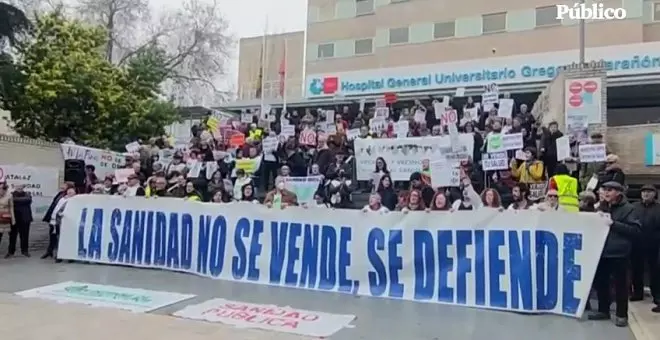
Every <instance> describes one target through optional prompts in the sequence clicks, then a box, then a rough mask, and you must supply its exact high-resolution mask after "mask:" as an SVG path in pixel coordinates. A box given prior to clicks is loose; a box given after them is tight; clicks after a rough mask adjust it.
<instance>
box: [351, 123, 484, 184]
mask: <svg viewBox="0 0 660 340" xmlns="http://www.w3.org/2000/svg"><path fill="white" fill-rule="evenodd" d="M459 142H460V146H458V147H457V148H456V150H459V151H458V152H453V151H452V145H451V137H449V136H434V137H408V138H396V139H365V138H357V139H356V140H355V160H356V162H357V180H358V181H368V180H371V179H372V178H373V177H374V176H373V173H374V170H375V169H376V159H378V157H382V158H383V159H384V160H385V163H387V169H388V170H389V171H390V176H392V180H395V181H407V180H409V179H410V174H411V173H413V172H415V171H422V161H423V160H424V159H428V160H429V161H430V162H435V161H444V160H445V159H446V158H448V157H450V158H455V157H456V156H458V157H460V158H467V157H472V152H473V149H474V136H472V135H471V134H460V135H459ZM451 161H454V159H452V160H451Z"/></svg>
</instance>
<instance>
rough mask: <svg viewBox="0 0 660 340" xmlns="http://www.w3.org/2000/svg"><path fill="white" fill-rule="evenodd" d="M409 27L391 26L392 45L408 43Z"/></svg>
mask: <svg viewBox="0 0 660 340" xmlns="http://www.w3.org/2000/svg"><path fill="white" fill-rule="evenodd" d="M408 33H409V31H408V27H399V28H390V45H395V44H406V43H408Z"/></svg>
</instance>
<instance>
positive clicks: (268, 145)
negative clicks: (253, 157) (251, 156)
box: [261, 136, 280, 153]
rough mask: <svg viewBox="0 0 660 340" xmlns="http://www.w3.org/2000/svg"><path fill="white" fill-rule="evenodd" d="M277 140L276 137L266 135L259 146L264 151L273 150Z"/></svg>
mask: <svg viewBox="0 0 660 340" xmlns="http://www.w3.org/2000/svg"><path fill="white" fill-rule="evenodd" d="M279 143H280V142H279V140H277V137H270V136H269V137H266V138H264V140H263V141H262V142H261V148H262V149H263V151H264V152H265V153H268V152H274V151H276V150H277V146H278V145H279Z"/></svg>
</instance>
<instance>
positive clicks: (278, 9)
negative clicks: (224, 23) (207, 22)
mask: <svg viewBox="0 0 660 340" xmlns="http://www.w3.org/2000/svg"><path fill="white" fill-rule="evenodd" d="M150 1H151V3H152V4H153V5H154V6H155V7H156V8H158V7H157V6H163V3H167V5H168V6H179V5H180V4H181V3H182V2H183V0H150ZM219 1H220V3H221V4H223V7H224V8H225V9H224V10H223V11H224V13H225V18H226V19H227V20H228V21H229V29H230V30H231V33H232V34H233V35H234V36H235V37H236V39H237V42H238V39H240V38H246V37H254V36H260V35H262V34H263V33H264V32H265V30H266V27H265V26H266V20H268V33H284V32H293V31H300V30H304V29H305V25H306V22H307V0H219ZM266 18H267V19H266ZM234 59H235V60H233V61H232V63H231V77H232V79H228V82H230V83H234V84H235V83H236V80H237V79H238V44H237V45H236V50H235V58H234Z"/></svg>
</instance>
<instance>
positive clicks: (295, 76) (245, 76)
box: [238, 31, 305, 100]
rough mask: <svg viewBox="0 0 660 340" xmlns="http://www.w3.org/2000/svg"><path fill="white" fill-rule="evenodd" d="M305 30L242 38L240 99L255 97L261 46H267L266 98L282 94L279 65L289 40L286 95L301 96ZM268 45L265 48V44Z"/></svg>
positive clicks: (289, 96)
mask: <svg viewBox="0 0 660 340" xmlns="http://www.w3.org/2000/svg"><path fill="white" fill-rule="evenodd" d="M304 36H305V33H304V32H303V31H300V32H291V33H283V34H273V35H268V36H266V39H265V44H264V39H263V37H252V38H243V39H241V40H240V42H239V59H238V60H239V61H238V99H239V100H249V99H255V98H256V90H257V86H258V85H257V84H258V82H259V81H258V79H259V69H260V67H261V64H262V52H261V51H262V50H265V51H266V52H265V59H266V63H265V65H264V89H263V91H262V93H263V94H264V98H279V97H280V74H279V71H280V65H281V63H282V61H283V60H284V56H285V53H284V49H285V47H284V46H285V44H286V49H287V53H286V63H287V67H286V69H287V70H286V71H287V72H286V88H287V92H286V93H287V98H292V99H293V98H300V97H301V96H302V82H303V55H304V45H305V39H304ZM264 46H265V48H263V47H264Z"/></svg>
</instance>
